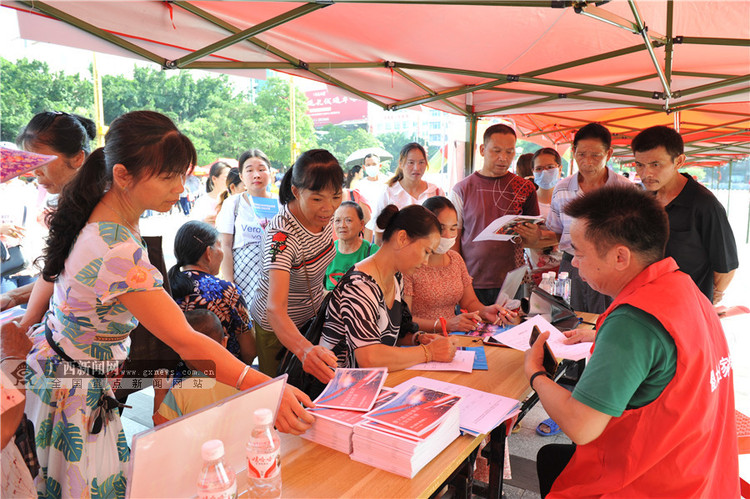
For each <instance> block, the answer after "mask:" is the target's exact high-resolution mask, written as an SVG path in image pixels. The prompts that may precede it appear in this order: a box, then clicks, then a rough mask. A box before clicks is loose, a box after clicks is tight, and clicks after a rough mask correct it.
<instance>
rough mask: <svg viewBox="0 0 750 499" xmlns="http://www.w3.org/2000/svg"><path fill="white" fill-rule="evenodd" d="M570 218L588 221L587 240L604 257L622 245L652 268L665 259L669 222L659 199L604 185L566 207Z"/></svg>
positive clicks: (634, 190)
mask: <svg viewBox="0 0 750 499" xmlns="http://www.w3.org/2000/svg"><path fill="white" fill-rule="evenodd" d="M564 212H565V214H566V215H568V216H570V217H573V218H576V219H580V220H582V221H585V222H586V231H585V234H586V239H588V240H589V241H591V242H592V243H593V244H594V246H595V247H596V250H597V252H598V253H599V256H603V255H604V254H606V252H607V251H609V249H610V248H612V246H613V245H615V244H622V245H624V246H626V247H628V248H630V250H631V251H633V252H634V253H637V254H638V255H639V256H640V257H641V258H642V259H643V261H644V262H645V263H646V264H647V265H650V264H652V263H654V262H657V261H659V260H661V259H662V258H664V248H665V247H666V245H667V239H668V237H669V221H668V219H667V213H666V212H665V211H664V208H662V206H661V205H660V204H659V202H658V201H657V200H656V197H655V196H653V195H652V194H650V193H648V192H647V191H641V190H639V189H634V188H633V187H630V186H626V185H622V186H619V185H618V186H604V187H601V188H599V189H596V190H595V191H592V192H589V193H587V194H586V195H585V196H581V197H578V198H576V199H574V200H573V201H570V202H569V203H568V204H567V205H565V208H564Z"/></svg>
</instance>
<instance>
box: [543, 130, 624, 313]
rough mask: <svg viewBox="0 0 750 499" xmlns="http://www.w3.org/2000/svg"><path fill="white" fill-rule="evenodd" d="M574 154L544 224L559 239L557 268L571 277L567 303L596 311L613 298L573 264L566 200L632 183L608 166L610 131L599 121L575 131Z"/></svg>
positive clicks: (610, 150) (553, 197)
mask: <svg viewBox="0 0 750 499" xmlns="http://www.w3.org/2000/svg"><path fill="white" fill-rule="evenodd" d="M573 157H574V158H575V160H576V163H577V164H578V173H577V174H575V175H571V176H569V177H566V178H564V179H561V180H560V181H559V182H558V183H557V185H556V186H555V190H554V191H553V192H552V201H551V202H550V212H549V215H548V216H547V221H546V224H547V227H548V228H549V229H550V230H551V231H553V232H554V233H555V234H556V235H557V238H558V240H559V241H560V246H559V248H560V249H561V250H562V251H563V258H562V262H560V272H567V273H568V276H569V277H570V282H571V289H570V305H571V307H573V309H574V310H578V311H581V312H591V313H595V314H599V313H601V312H603V311H604V310H605V309H606V308H607V306H608V305H609V304H610V303H612V300H611V299H610V298H609V297H608V296H606V295H603V294H601V293H597V292H596V291H594V290H593V289H591V287H590V286H589V285H588V284H586V283H585V282H583V281H582V280H581V278H580V277H579V276H578V271H577V269H576V268H575V267H573V265H571V263H570V262H571V260H572V259H573V254H572V247H571V244H570V224H571V222H572V219H571V218H570V217H568V216H566V215H565V213H564V211H563V210H564V208H565V205H567V204H568V203H569V202H571V201H572V200H574V199H577V198H579V197H581V196H583V195H584V194H588V193H590V192H593V191H595V190H597V189H599V188H601V187H603V186H605V185H608V186H611V185H618V184H621V185H627V186H630V187H631V188H632V184H631V183H630V181H629V180H628V179H626V178H625V177H623V176H622V175H618V174H617V173H615V171H614V170H612V169H611V168H609V167H608V166H607V161H609V159H610V158H611V157H612V134H611V133H610V132H609V130H607V128H606V127H604V126H603V125H601V124H599V123H589V124H588V125H586V126H584V127H582V128H581V129H580V130H578V132H576V134H575V137H574V138H573Z"/></svg>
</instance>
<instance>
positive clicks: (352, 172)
mask: <svg viewBox="0 0 750 499" xmlns="http://www.w3.org/2000/svg"><path fill="white" fill-rule="evenodd" d="M361 171H362V165H354V166H352V167H351V168H349V171H348V172H347V173H346V178H344V187H345V188H347V189H351V188H352V180H354V177H355V176H356V175H357V174H358V173H359V172H361Z"/></svg>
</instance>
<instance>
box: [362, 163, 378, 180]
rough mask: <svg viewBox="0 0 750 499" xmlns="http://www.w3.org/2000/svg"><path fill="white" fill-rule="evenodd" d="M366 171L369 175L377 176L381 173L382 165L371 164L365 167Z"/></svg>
mask: <svg viewBox="0 0 750 499" xmlns="http://www.w3.org/2000/svg"><path fill="white" fill-rule="evenodd" d="M365 172H366V173H367V176H368V177H377V176H378V173H380V167H379V166H378V165H370V166H367V167H365Z"/></svg>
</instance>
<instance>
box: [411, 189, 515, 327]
mask: <svg viewBox="0 0 750 499" xmlns="http://www.w3.org/2000/svg"><path fill="white" fill-rule="evenodd" d="M422 206H424V207H425V208H427V209H428V210H430V211H431V212H432V213H434V214H435V216H436V217H437V220H438V222H439V224H440V243H439V244H438V246H437V248H436V249H435V250H434V252H433V253H432V254H431V255H430V256H429V258H428V259H427V265H425V266H422V267H420V268H418V269H417V270H416V271H414V273H413V274H412V275H406V276H405V278H404V301H406V303H407V304H408V305H409V308H410V309H411V310H412V313H413V315H414V319H413V320H414V322H416V323H417V324H419V328H420V329H422V330H424V331H427V332H428V333H440V331H441V329H442V327H441V324H440V322H441V321H440V319H441V318H444V319H445V320H446V329H447V330H448V331H450V332H453V331H462V332H467V331H471V330H473V329H474V328H475V327H476V325H477V324H478V323H479V322H480V321H484V322H490V323H496V322H497V323H503V324H509V323H516V322H518V316H517V315H516V314H515V313H513V312H509V311H508V310H506V309H504V308H503V307H501V306H499V305H489V306H484V305H482V303H481V302H480V301H479V299H478V298H477V295H476V294H475V293H474V288H473V287H472V285H471V282H472V279H471V276H470V275H469V272H468V270H466V264H465V263H464V260H463V258H461V255H459V254H458V253H457V252H455V251H453V250H451V249H450V248H451V247H452V246H453V244H454V243H455V242H456V235H457V232H458V217H457V215H456V208H455V207H454V206H453V203H451V202H450V200H449V199H448V198H446V197H443V196H433V197H431V198H429V199H427V200H425V202H424V203H422ZM456 304H458V305H459V306H460V308H461V310H468V311H469V312H463V313H461V314H459V315H455V313H454V311H455V308H456Z"/></svg>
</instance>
